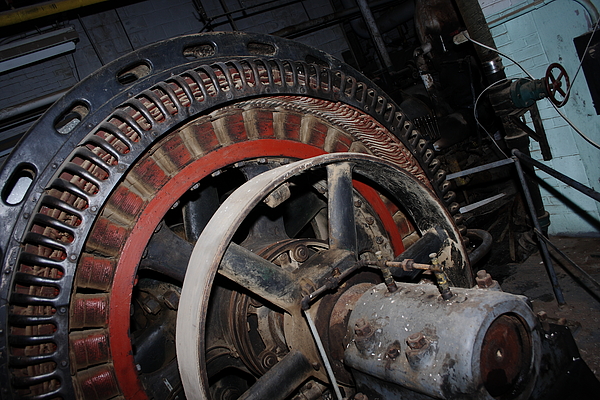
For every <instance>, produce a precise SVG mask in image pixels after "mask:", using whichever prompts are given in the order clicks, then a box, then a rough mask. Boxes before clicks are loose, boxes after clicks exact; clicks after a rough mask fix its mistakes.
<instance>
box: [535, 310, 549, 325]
mask: <svg viewBox="0 0 600 400" xmlns="http://www.w3.org/2000/svg"><path fill="white" fill-rule="evenodd" d="M537 316H538V319H539V320H540V321H541V322H544V321H545V320H547V319H548V313H546V311H540V312H538V313H537Z"/></svg>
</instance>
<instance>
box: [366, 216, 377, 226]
mask: <svg viewBox="0 0 600 400" xmlns="http://www.w3.org/2000/svg"><path fill="white" fill-rule="evenodd" d="M365 221H366V222H367V225H373V224H374V223H375V219H374V218H373V217H367V218H365Z"/></svg>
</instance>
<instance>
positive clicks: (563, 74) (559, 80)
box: [544, 63, 571, 107]
mask: <svg viewBox="0 0 600 400" xmlns="http://www.w3.org/2000/svg"><path fill="white" fill-rule="evenodd" d="M556 70H558V75H556V74H555V73H556ZM544 83H545V84H546V95H547V96H548V99H550V101H551V102H552V103H554V104H555V105H556V106H557V107H562V106H564V105H565V104H567V100H568V99H569V91H570V89H571V81H570V79H569V75H568V74H567V71H566V70H565V67H563V66H562V65H560V64H559V63H552V64H550V65H549V66H548V69H547V70H546V76H544ZM561 97H562V99H561Z"/></svg>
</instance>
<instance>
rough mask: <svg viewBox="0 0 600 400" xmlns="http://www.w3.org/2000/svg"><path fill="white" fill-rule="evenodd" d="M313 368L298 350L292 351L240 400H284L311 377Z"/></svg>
mask: <svg viewBox="0 0 600 400" xmlns="http://www.w3.org/2000/svg"><path fill="white" fill-rule="evenodd" d="M312 372H313V368H312V366H311V365H310V362H309V361H308V359H307V358H306V357H305V356H304V354H302V353H301V352H299V351H298V350H292V351H290V352H289V353H288V354H286V356H285V357H283V358H282V359H281V361H279V362H278V363H277V364H275V366H274V367H273V368H271V369H270V370H269V371H268V372H267V373H266V374H264V375H263V376H261V377H260V379H259V380H258V381H256V383H255V384H254V385H252V387H251V388H250V389H248V390H247V391H246V392H245V393H244V394H243V395H242V396H241V397H240V398H239V399H238V400H250V399H269V400H283V399H286V398H287V397H288V396H289V395H290V394H292V393H293V392H294V391H295V390H296V389H297V388H298V387H300V385H301V384H302V383H303V382H304V381H305V380H306V379H308V378H309V377H310V376H311V373H312Z"/></svg>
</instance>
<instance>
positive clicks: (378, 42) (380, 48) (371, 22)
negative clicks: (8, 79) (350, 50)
mask: <svg viewBox="0 0 600 400" xmlns="http://www.w3.org/2000/svg"><path fill="white" fill-rule="evenodd" d="M357 3H358V8H360V12H361V13H362V15H363V18H364V19H365V23H366V24H367V28H368V29H369V32H370V33H371V37H372V38H373V42H375V47H376V48H377V53H379V56H380V57H381V60H382V61H383V64H384V65H385V67H386V68H387V69H388V70H390V69H392V66H393V64H392V59H391V58H390V55H389V53H388V51H387V49H386V48H385V43H384V42H383V38H382V37H381V32H379V28H377V24H376V23H375V18H374V17H373V13H372V12H371V9H370V8H369V4H368V3H367V0H357Z"/></svg>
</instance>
